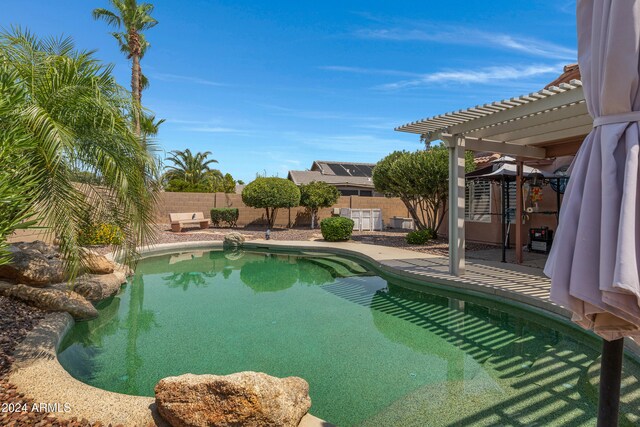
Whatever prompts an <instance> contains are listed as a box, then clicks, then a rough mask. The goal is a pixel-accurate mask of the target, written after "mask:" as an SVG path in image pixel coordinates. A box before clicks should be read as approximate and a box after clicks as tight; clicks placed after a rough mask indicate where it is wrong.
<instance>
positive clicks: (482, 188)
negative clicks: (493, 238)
mask: <svg viewBox="0 0 640 427" xmlns="http://www.w3.org/2000/svg"><path fill="white" fill-rule="evenodd" d="M464 207H465V209H464V219H465V220H467V221H475V222H491V182H490V181H471V182H468V183H467V186H466V188H465V194H464Z"/></svg>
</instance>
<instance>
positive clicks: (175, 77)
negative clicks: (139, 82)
mask: <svg viewBox="0 0 640 427" xmlns="http://www.w3.org/2000/svg"><path fill="white" fill-rule="evenodd" d="M151 77H153V78H155V79H158V80H162V81H164V82H181V83H193V84H198V85H205V86H229V85H227V84H225V83H220V82H216V81H213V80H207V79H203V78H200V77H194V76H184V75H180V74H168V73H153V74H152V75H151Z"/></svg>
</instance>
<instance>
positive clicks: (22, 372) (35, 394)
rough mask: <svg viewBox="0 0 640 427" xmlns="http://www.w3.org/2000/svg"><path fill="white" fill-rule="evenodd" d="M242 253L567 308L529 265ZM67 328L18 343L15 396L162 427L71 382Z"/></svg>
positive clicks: (41, 329)
mask: <svg viewBox="0 0 640 427" xmlns="http://www.w3.org/2000/svg"><path fill="white" fill-rule="evenodd" d="M221 246H222V241H199V242H180V243H171V244H162V245H156V246H153V247H149V248H143V249H142V250H141V252H142V253H143V255H153V254H159V253H163V252H177V251H189V250H194V249H198V248H216V247H221ZM245 248H246V249H271V250H278V249H281V250H285V249H294V250H301V251H309V252H313V251H315V252H322V251H330V252H332V253H337V254H341V255H346V256H351V257H354V258H357V259H359V260H361V261H362V262H364V263H365V264H367V263H368V264H370V266H372V267H373V268H374V269H378V270H380V271H382V272H383V273H385V274H387V275H389V276H390V277H391V278H396V279H400V280H404V281H405V282H407V283H408V284H409V285H410V286H411V287H412V288H414V289H417V290H420V289H421V288H422V289H423V290H425V291H428V289H429V288H430V287H431V288H432V287H434V286H440V287H443V288H447V289H454V290H461V291H464V292H469V293H476V294H484V295H488V296H489V297H492V298H495V299H498V300H503V302H512V303H517V304H520V305H524V306H529V307H531V308H533V309H536V310H542V311H544V312H546V313H549V314H550V316H552V317H560V318H564V320H566V318H568V317H569V316H570V313H569V312H568V311H567V310H564V309H563V308H561V307H559V306H557V305H555V304H553V303H552V302H551V301H550V300H549V289H550V281H549V279H547V278H546V277H544V275H543V274H542V271H541V270H540V269H536V268H532V267H525V266H517V265H513V264H503V263H500V262H493V261H485V260H478V261H472V260H468V261H467V272H466V274H465V275H464V276H462V277H455V276H451V275H450V274H449V273H448V259H447V258H446V257H443V256H438V255H430V254H424V253H419V252H413V251H409V250H404V249H399V248H393V247H387V246H378V245H368V244H363V243H352V242H338V243H330V242H324V241H275V240H269V241H265V240H251V241H247V242H245ZM72 324H73V320H72V319H71V317H70V316H68V315H67V314H61V313H53V314H50V315H47V316H46V317H45V319H44V320H43V321H42V322H41V323H40V324H39V325H38V326H37V327H36V328H34V330H32V331H31V332H30V333H29V334H28V335H27V338H26V339H25V340H24V341H23V342H22V343H21V344H20V345H19V346H18V348H17V350H16V353H15V359H16V360H15V363H14V368H13V370H12V372H11V374H10V377H9V380H10V382H12V383H13V384H15V385H16V386H17V388H18V390H19V392H21V393H25V395H26V396H27V397H29V398H31V399H34V400H35V401H36V402H48V403H55V402H58V403H62V404H64V403H68V404H69V405H70V407H71V411H70V412H68V413H57V414H55V415H56V416H58V417H60V418H64V419H70V418H72V417H76V418H77V419H82V418H86V419H88V420H91V421H101V422H102V423H103V424H105V425H109V424H110V423H111V424H113V425H117V424H123V425H126V426H147V425H166V423H164V421H163V420H162V419H161V418H160V417H159V416H158V415H157V413H156V411H155V408H154V406H155V399H154V398H151V397H142V396H128V395H123V394H119V393H113V392H109V391H105V390H101V389H98V388H95V387H92V386H89V385H87V384H84V383H82V382H80V381H78V380H76V379H74V378H73V377H71V375H70V374H69V373H67V371H66V370H65V369H64V368H62V366H61V365H60V363H59V362H58V359H57V356H56V355H57V348H58V345H59V344H60V341H61V339H62V337H64V335H65V333H66V332H67V331H68V329H69V328H70V327H71V326H72ZM627 350H628V351H629V352H630V353H632V354H633V355H634V356H636V358H637V356H638V355H640V347H639V346H638V345H637V344H635V343H634V342H631V341H628V342H627ZM312 411H313V407H312ZM329 425H330V424H329V423H326V422H324V421H322V420H320V419H318V418H316V417H313V416H312V415H307V416H305V418H303V420H302V422H301V424H300V426H302V427H319V426H329Z"/></svg>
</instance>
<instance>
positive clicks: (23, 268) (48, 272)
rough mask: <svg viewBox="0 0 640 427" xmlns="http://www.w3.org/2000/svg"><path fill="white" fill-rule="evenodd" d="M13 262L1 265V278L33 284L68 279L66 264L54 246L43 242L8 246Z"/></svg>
mask: <svg viewBox="0 0 640 427" xmlns="http://www.w3.org/2000/svg"><path fill="white" fill-rule="evenodd" d="M8 250H9V252H10V253H11V262H10V263H9V264H5V265H0V278H1V279H7V280H11V281H13V282H16V283H24V284H27V285H31V286H45V285H47V284H49V283H57V282H63V281H65V280H67V273H66V270H65V268H64V264H63V262H62V260H61V259H60V256H59V255H58V253H57V251H56V250H55V248H54V247H52V246H49V245H47V244H45V243H43V242H38V241H36V242H32V243H20V244H17V245H11V246H9V248H8Z"/></svg>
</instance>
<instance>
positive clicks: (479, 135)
mask: <svg viewBox="0 0 640 427" xmlns="http://www.w3.org/2000/svg"><path fill="white" fill-rule="evenodd" d="M591 129H592V119H591V116H589V113H588V112H587V107H586V104H585V99H584V92H583V90H582V82H580V81H579V80H570V81H569V82H565V83H558V84H557V85H552V86H548V87H546V88H544V89H542V90H540V91H538V92H533V93H530V94H528V95H523V96H519V97H515V98H511V99H505V100H502V101H496V102H492V103H489V104H484V105H478V106H475V107H472V108H467V109H466V110H459V111H454V112H450V113H446V114H441V115H438V116H434V117H430V118H426V119H422V120H418V121H415V122H411V123H407V124H405V125H402V126H399V127H397V128H396V129H395V130H396V131H399V132H409V133H415V134H418V135H421V136H422V138H423V139H424V140H425V141H426V142H432V141H436V140H442V141H444V143H445V144H446V145H447V146H448V147H449V271H450V273H451V274H452V275H456V276H459V275H462V274H464V271H465V253H464V247H465V233H464V229H465V220H464V218H465V212H464V211H465V171H464V165H465V157H464V152H465V150H472V151H485V152H486V151H488V152H496V153H502V154H504V155H509V156H513V157H515V159H516V177H515V181H516V200H518V201H521V200H522V182H523V179H524V174H523V167H524V161H525V160H528V159H550V158H556V157H560V156H567V155H573V154H575V153H576V152H577V150H578V148H579V147H580V144H581V143H582V141H583V139H584V137H585V136H586V135H587V134H588V133H589V131H590V130H591ZM522 214H523V212H522V203H521V202H519V203H516V218H521V217H522ZM515 239H516V260H517V262H519V263H520V262H522V245H523V241H524V239H523V230H522V227H521V225H520V222H519V221H516V227H515Z"/></svg>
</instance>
